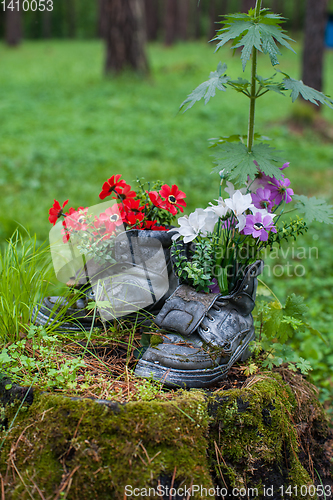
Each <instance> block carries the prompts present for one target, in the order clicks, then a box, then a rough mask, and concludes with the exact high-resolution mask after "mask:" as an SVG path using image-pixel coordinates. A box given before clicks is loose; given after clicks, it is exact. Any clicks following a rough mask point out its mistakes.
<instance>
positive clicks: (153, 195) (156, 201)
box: [147, 191, 166, 210]
mask: <svg viewBox="0 0 333 500" xmlns="http://www.w3.org/2000/svg"><path fill="white" fill-rule="evenodd" d="M147 192H148V191H147ZM148 195H149V198H150V201H151V202H152V204H153V205H155V207H157V208H163V209H164V210H166V207H165V202H164V201H163V200H162V198H161V197H160V195H159V194H158V192H157V191H150V192H149V193H148Z"/></svg>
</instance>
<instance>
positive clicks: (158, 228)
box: [141, 220, 168, 231]
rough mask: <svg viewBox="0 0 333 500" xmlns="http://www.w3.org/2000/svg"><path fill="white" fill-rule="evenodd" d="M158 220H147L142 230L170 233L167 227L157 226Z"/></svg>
mask: <svg viewBox="0 0 333 500" xmlns="http://www.w3.org/2000/svg"><path fill="white" fill-rule="evenodd" d="M155 224H156V220H147V221H145V222H144V223H143V224H142V226H141V229H151V230H152V231H168V228H167V227H164V226H155Z"/></svg>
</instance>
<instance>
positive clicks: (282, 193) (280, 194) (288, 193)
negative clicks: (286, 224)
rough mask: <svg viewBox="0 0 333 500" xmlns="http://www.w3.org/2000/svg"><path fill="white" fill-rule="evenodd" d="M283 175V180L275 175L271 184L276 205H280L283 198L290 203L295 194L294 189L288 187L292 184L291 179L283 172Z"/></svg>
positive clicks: (270, 187)
mask: <svg viewBox="0 0 333 500" xmlns="http://www.w3.org/2000/svg"><path fill="white" fill-rule="evenodd" d="M282 176H283V179H282V180H277V179H275V177H273V179H272V180H271V184H270V185H269V189H270V190H271V192H272V198H273V200H274V201H275V204H276V205H279V204H280V203H281V201H282V200H283V201H285V202H286V203H290V202H291V200H292V199H291V197H292V195H293V194H294V191H293V190H292V189H291V188H289V187H288V186H289V185H290V180H289V179H287V178H286V177H285V176H284V175H283V174H282Z"/></svg>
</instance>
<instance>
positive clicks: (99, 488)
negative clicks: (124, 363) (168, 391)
mask: <svg viewBox="0 0 333 500" xmlns="http://www.w3.org/2000/svg"><path fill="white" fill-rule="evenodd" d="M2 386H3V387H2V397H3V402H4V403H5V402H6V403H7V404H3V406H2V420H3V430H2V437H1V441H2V440H4V441H3V445H2V448H1V450H0V473H1V477H0V479H1V488H2V492H3V495H5V496H4V498H5V499H6V500H7V499H28V498H30V499H31V498H33V499H35V498H36V499H38V498H41V499H45V500H47V499H52V500H55V499H61V498H67V499H69V500H70V499H73V500H74V499H75V500H85V499H86V500H93V499H99V498H103V499H105V500H107V499H121V500H123V499H124V498H137V497H141V498H168V499H169V498H170V488H171V487H173V488H174V489H175V490H178V493H179V492H180V495H178V496H171V498H173V499H176V498H177V499H178V498H179V499H180V498H184V499H185V498H191V499H192V498H198V499H199V498H200V499H206V498H207V499H212V498H222V496H217V492H218V491H219V492H220V493H222V494H225V492H226V491H227V492H228V495H227V497H228V498H231V499H232V498H240V497H241V496H242V497H244V498H249V499H250V498H253V499H255V498H258V499H261V498H273V499H279V498H282V495H281V493H282V489H281V487H283V488H285V489H286V488H287V487H288V486H292V487H293V488H294V489H293V490H292V495H291V496H288V495H287V496H286V495H285V497H287V498H302V499H304V498H312V499H313V498H317V495H316V494H315V495H313V491H314V490H313V489H312V490H310V489H309V487H310V485H315V486H317V485H320V481H322V484H323V485H324V486H329V487H330V488H331V490H332V494H333V481H332V479H333V476H332V463H331V462H330V458H329V457H330V455H329V447H330V445H331V444H332V441H330V439H331V435H330V432H329V427H328V422H327V418H326V416H325V413H324V411H323V409H322V407H321V405H320V404H319V402H318V400H317V395H316V390H315V388H314V387H313V386H312V385H311V384H309V383H308V382H306V381H305V380H304V379H303V377H302V376H301V375H298V374H294V373H293V372H290V371H288V370H287V369H279V370H277V371H275V372H268V371H265V372H261V373H259V374H257V375H255V376H254V377H250V378H248V379H247V380H246V381H245V382H244V384H243V387H241V388H239V389H230V390H227V391H221V390H220V391H216V392H207V391H206V392H204V391H200V390H191V391H179V392H177V393H176V397H175V398H174V399H173V400H172V401H170V400H166V401H161V400H154V401H150V402H131V403H127V404H125V405H121V404H118V403H110V402H109V403H105V402H104V403H102V402H99V403H98V402H95V401H92V400H88V399H84V400H79V399H75V398H69V397H63V396H60V395H54V394H45V393H44V394H43V393H40V392H38V391H34V395H33V402H31V401H29V403H28V404H23V405H21V403H22V402H21V401H20V400H19V398H16V399H15V401H12V402H11V401H10V400H11V399H13V396H11V395H13V394H16V396H19V397H21V398H22V396H23V394H24V390H21V391H20V390H18V389H17V388H15V387H13V388H12V389H9V390H7V389H5V388H4V384H2ZM15 389H16V390H15ZM30 397H31V395H30ZM31 399H32V398H31ZM30 403H31V404H30ZM20 405H21V408H20V411H19V412H18V413H17V410H18V408H19V407H20ZM15 415H16V418H15V419H14V417H15ZM317 474H319V476H320V478H319V476H318V475H317ZM302 486H303V489H302V491H301V487H302ZM191 487H192V490H190V488H191ZM295 487H297V491H296V488H295ZM1 488H0V491H1ZM149 488H150V490H149ZM168 488H169V490H168ZM268 488H271V489H268ZM154 490H155V493H156V494H155V495H154ZM331 490H330V491H331ZM189 491H191V493H190V495H189ZM318 491H320V488H319V490H318ZM182 492H183V496H181V494H182ZM244 492H246V494H245V496H244V495H243V493H244ZM271 492H273V495H271V494H270V493H271ZM159 493H164V496H163V495H162V496H158V494H159ZM241 493H242V495H241ZM322 498H324V497H322Z"/></svg>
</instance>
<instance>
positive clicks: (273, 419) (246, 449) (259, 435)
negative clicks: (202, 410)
mask: <svg viewBox="0 0 333 500" xmlns="http://www.w3.org/2000/svg"><path fill="white" fill-rule="evenodd" d="M289 377H291V378H293V377H294V378H293V384H291V386H289V385H288V384H286V383H285V381H284V380H283V378H282V374H279V373H272V372H264V373H262V374H260V375H258V376H255V377H253V378H251V379H249V380H248V381H246V384H245V387H243V388H242V389H237V390H235V389H232V390H228V391H224V392H223V393H220V394H222V397H221V396H219V395H216V394H215V395H214V394H212V395H210V396H209V406H208V408H209V412H210V414H211V415H212V422H211V425H210V435H209V441H210V447H209V449H210V457H211V461H212V464H213V474H214V476H215V478H216V482H217V483H218V484H219V485H220V487H223V486H225V485H226V484H227V485H228V486H231V487H238V488H241V487H244V485H246V486H247V487H253V488H257V489H258V495H257V496H255V497H253V498H265V495H264V488H265V487H267V485H269V486H272V485H273V486H274V491H275V492H279V491H280V490H279V488H280V487H281V485H286V486H288V485H293V486H298V488H299V491H300V487H301V486H302V485H310V484H313V480H312V478H311V477H310V475H309V473H308V471H307V470H306V469H305V467H304V466H303V464H302V463H301V461H300V453H301V452H302V442H301V436H300V435H299V433H298V432H297V430H298V425H297V424H299V423H301V422H302V421H303V422H304V421H309V420H306V418H308V417H309V411H312V412H313V411H314V406H315V407H316V409H317V410H316V411H317V417H318V418H317V424H319V427H320V426H322V432H323V435H324V434H325V432H326V436H327V432H328V429H327V422H326V418H325V416H324V413H323V410H322V409H321V407H320V404H319V403H318V401H317V400H316V398H315V394H314V392H315V391H314V390H313V388H312V389H311V387H312V386H311V385H310V384H308V383H306V382H305V381H304V380H303V379H302V377H300V376H298V375H290V372H289ZM300 379H301V380H303V382H302V384H301V383H300ZM296 381H297V384H298V385H297V384H296ZM289 382H290V381H289ZM291 387H293V390H292V388H291ZM296 387H297V390H296ZM299 391H301V392H302V393H303V395H304V394H307V400H306V401H305V399H306V398H304V397H303V401H302V402H301V403H302V405H299V403H300V401H299ZM310 401H311V404H310V405H309V402H310ZM304 403H305V404H304ZM308 405H309V410H307V409H304V406H305V407H306V408H307V406H308ZM311 407H312V410H311ZM320 422H321V423H320ZM295 424H296V425H295ZM325 426H326V427H325ZM276 498H279V496H277V497H276ZM293 498H298V496H297V495H294V497H293ZM299 498H303V499H304V498H307V497H306V496H299ZM308 498H313V496H312V497H310V496H309V497H308Z"/></svg>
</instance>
